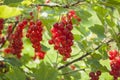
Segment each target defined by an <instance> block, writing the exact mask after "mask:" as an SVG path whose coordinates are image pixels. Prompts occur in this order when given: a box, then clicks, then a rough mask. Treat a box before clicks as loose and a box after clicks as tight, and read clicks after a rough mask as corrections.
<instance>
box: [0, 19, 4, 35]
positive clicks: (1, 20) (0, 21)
mask: <svg viewBox="0 0 120 80" xmlns="http://www.w3.org/2000/svg"><path fill="white" fill-rule="evenodd" d="M3 27H4V19H0V34H1V33H2V29H3Z"/></svg>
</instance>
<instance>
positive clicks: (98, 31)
mask: <svg viewBox="0 0 120 80" xmlns="http://www.w3.org/2000/svg"><path fill="white" fill-rule="evenodd" d="M89 29H90V30H91V31H92V32H93V33H95V34H97V36H98V37H99V38H101V39H103V38H104V37H105V34H104V32H105V30H104V27H103V26H102V25H98V24H95V25H94V26H92V27H90V28H89Z"/></svg>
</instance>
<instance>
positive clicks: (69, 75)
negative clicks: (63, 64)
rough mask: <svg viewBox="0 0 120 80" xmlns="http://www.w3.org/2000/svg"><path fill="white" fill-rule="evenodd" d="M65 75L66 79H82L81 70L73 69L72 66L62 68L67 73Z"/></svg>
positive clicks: (63, 72)
mask: <svg viewBox="0 0 120 80" xmlns="http://www.w3.org/2000/svg"><path fill="white" fill-rule="evenodd" d="M66 73H67V75H64V79H65V80H80V79H81V74H80V72H79V71H73V70H72V69H70V68H64V69H63V70H62V74H66Z"/></svg>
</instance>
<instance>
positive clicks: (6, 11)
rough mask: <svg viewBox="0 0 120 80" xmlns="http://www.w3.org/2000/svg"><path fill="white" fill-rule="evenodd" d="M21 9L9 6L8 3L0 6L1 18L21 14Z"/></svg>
mask: <svg viewBox="0 0 120 80" xmlns="http://www.w3.org/2000/svg"><path fill="white" fill-rule="evenodd" d="M21 11H22V10H21V9H20V8H16V7H9V6H6V5H2V6H0V18H10V17H13V16H18V15H20V14H21Z"/></svg>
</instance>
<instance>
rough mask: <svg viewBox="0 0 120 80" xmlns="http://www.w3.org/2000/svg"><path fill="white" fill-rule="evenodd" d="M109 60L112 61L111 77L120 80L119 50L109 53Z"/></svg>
mask: <svg viewBox="0 0 120 80" xmlns="http://www.w3.org/2000/svg"><path fill="white" fill-rule="evenodd" d="M108 56H109V59H110V66H111V71H110V75H112V76H113V77H114V80H118V77H120V55H119V52H118V51H117V50H110V51H109V54H108Z"/></svg>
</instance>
